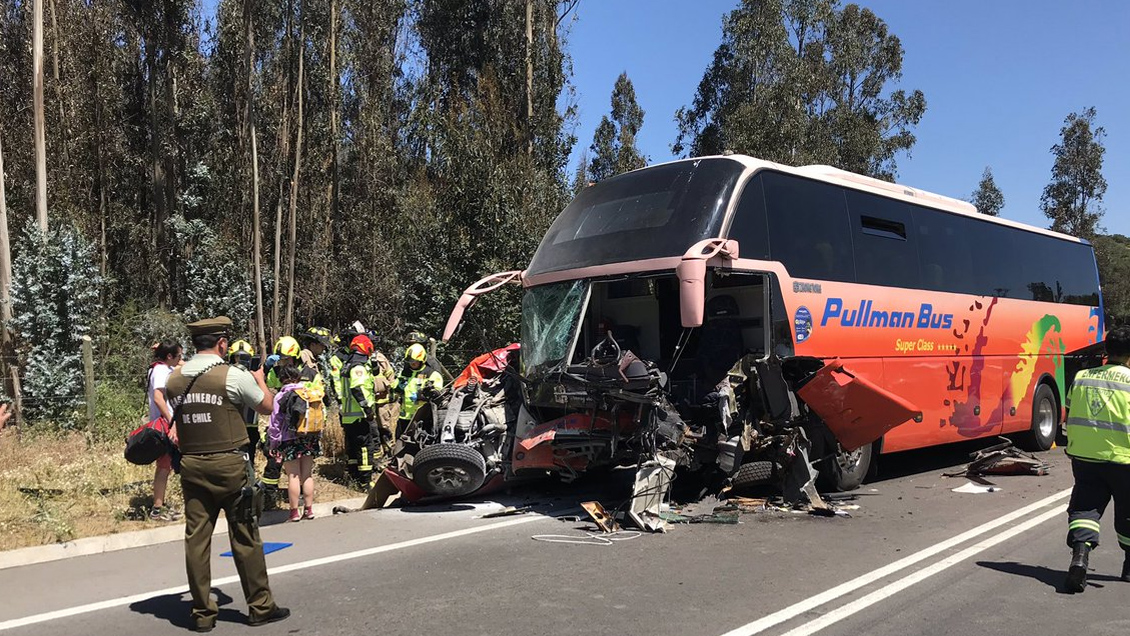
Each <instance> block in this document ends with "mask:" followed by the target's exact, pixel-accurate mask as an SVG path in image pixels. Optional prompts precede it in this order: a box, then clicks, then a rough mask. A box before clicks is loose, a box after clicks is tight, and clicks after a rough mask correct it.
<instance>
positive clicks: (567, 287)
mask: <svg viewBox="0 0 1130 636" xmlns="http://www.w3.org/2000/svg"><path fill="white" fill-rule="evenodd" d="M588 286H589V282H588V281H587V280H575V281H567V282H563V283H554V284H551V285H542V286H539V287H534V288H532V289H530V290H528V291H527V292H526V295H525V297H524V298H523V299H522V365H523V367H524V368H523V374H524V375H526V376H527V377H541V376H544V375H546V374H548V373H550V372H552V371H554V370H555V369H556V368H557V367H559V366H560V365H561V364H562V363H563V362H564V361H565V357H566V356H567V355H568V353H569V343H570V342H572V340H573V335H574V334H575V333H576V331H577V321H578V320H579V319H580V316H581V306H582V304H583V302H584V299H585V294H586V293H587V292H588Z"/></svg>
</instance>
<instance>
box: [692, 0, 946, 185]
mask: <svg viewBox="0 0 1130 636" xmlns="http://www.w3.org/2000/svg"><path fill="white" fill-rule="evenodd" d="M902 58H903V49H902V44H901V42H900V41H899V39H898V37H896V36H895V35H894V34H892V33H890V32H889V30H888V28H887V25H886V23H885V22H883V20H881V19H880V18H879V17H878V16H876V15H875V14H874V13H873V12H871V10H869V9H863V8H860V7H859V6H857V5H854V4H849V5H847V6H845V7H843V8H842V9H841V8H840V6H839V2H838V1H837V0H743V2H742V3H741V5H740V6H739V7H738V8H737V9H735V10H734V11H732V12H731V13H730V14H729V15H727V16H726V17H725V18H724V20H723V23H722V43H721V45H720V46H719V47H718V49H717V50H715V52H714V59H713V61H712V62H711V64H710V66H708V67H707V69H706V73H705V74H704V75H703V78H702V81H701V82H700V83H699V87H698V91H697V93H696V95H695V98H694V101H693V103H692V104H691V106H689V107H684V108H681V109H679V112H678V113H677V114H676V119H677V120H678V122H679V135H678V137H677V138H676V140H675V143H674V144H673V146H672V148H673V150H674V151H675V152H676V153H684V152H689V153H690V154H691V155H696V156H697V155H710V154H720V153H722V152H723V151H726V150H732V151H734V152H739V153H744V154H750V155H753V156H756V157H760V158H763V159H768V160H771V161H777V162H781V163H786V164H791V165H801V164H806V163H826V164H830V165H834V166H837V167H839V168H843V169H845V170H850V171H852V172H858V173H862V174H867V175H871V176H875V177H879V178H883V179H888V180H890V179H893V178H894V175H895V173H896V168H897V165H896V161H895V155H896V154H897V153H899V152H904V151H909V150H910V149H911V148H912V147H913V146H914V143H915V137H914V135H913V133H912V132H911V129H912V128H913V127H914V126H915V125H917V124H918V122H919V121H920V120H921V118H922V115H923V114H924V113H925V111H926V98H925V96H924V95H923V94H922V92H921V91H913V92H911V93H907V92H905V91H903V90H893V91H892V90H890V89H889V88H888V85H889V84H892V83H895V82H897V81H898V80H899V79H900V78H901V76H902Z"/></svg>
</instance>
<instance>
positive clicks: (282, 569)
mask: <svg viewBox="0 0 1130 636" xmlns="http://www.w3.org/2000/svg"><path fill="white" fill-rule="evenodd" d="M577 510H580V509H579V508H578V509H577ZM568 512H572V510H563V511H561V512H559V513H558V514H566V513H568ZM552 518H553V517H549V516H544V515H531V516H528V517H519V518H517V519H508V520H506V521H499V522H497V523H491V524H488V525H484V526H476V527H474V528H464V529H462V530H454V531H452V532H444V533H442V534H435V535H432V536H428V537H420V538H418V539H409V540H408V541H400V542H399V543H390V544H388V545H382V546H377V547H374V548H366V549H364V550H356V551H354V552H346V553H344V554H337V555H334V556H329V557H323V558H320V559H311V560H309V561H301V562H299V563H291V564H289V565H280V566H278V567H274V568H270V569H268V570H267V574H268V575H269V576H273V575H276V574H283V573H286V572H294V571H297V570H305V569H308V568H315V567H319V566H322V565H329V564H331V563H339V562H341V561H349V560H352V559H360V558H364V557H367V556H373V555H374V554H381V553H384V552H393V551H396V550H403V549H405V548H412V547H415V546H418V545H425V544H428V543H436V542H439V541H446V540H448V539H457V538H459V537H465V536H467V535H471V534H478V533H480V532H489V531H491V530H498V529H501V528H508V527H510V526H517V525H521V524H524V523H530V522H531V521H540V520H544V519H552ZM238 582H239V576H225V577H223V578H219V579H213V580H212V587H219V586H221V585H229V584H231V583H238ZM186 593H188V586H187V585H182V586H179V587H170V588H165V589H163V590H155V591H152V592H143V593H141V594H133V595H131V596H122V597H119V598H115V599H110V600H107V601H99V602H97V603H88V604H86V605H78V606H76V607H70V608H66V609H61V610H55V611H53V612H44V613H42V614H35V615H33V616H26V617H24V618H14V619H12V620H8V621H4V622H2V623H0V632H2V631H6V630H9V629H15V628H17V627H26V626H28V625H35V624H37V623H44V622H47V621H53V620H58V619H60V618H67V617H70V616H78V615H79V614H87V613H89V612H97V611H99V610H104V609H111V608H114V607H122V606H124V605H130V604H132V603H137V602H139V601H144V600H147V599H151V598H153V597H156V596H167V595H169V594H186Z"/></svg>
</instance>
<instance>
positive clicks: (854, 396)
mask: <svg viewBox="0 0 1130 636" xmlns="http://www.w3.org/2000/svg"><path fill="white" fill-rule="evenodd" d="M797 396H798V397H800V399H802V400H804V402H805V404H807V405H808V407H809V408H810V409H812V410H813V411H814V412H815V413H816V414H817V415H819V416H820V419H822V420H824V424H825V425H827V427H828V429H829V430H830V431H832V434H833V435H834V436H835V437H836V440H837V441H839V443H840V446H841V447H842V448H843V449H844V450H846V451H853V450H855V449H857V448H862V447H863V446H866V445H868V444H870V443H872V442H874V441H876V440H878V439H879V438H880V437H882V436H883V435H884V434H886V432H887V431H889V430H891V429H892V428H894V427H896V426H898V425H900V424H902V423H904V422H906V421H908V420H911V419H916V418H921V417H922V410H921V409H919V408H918V407H917V406H915V405H914V404H911V403H910V402H908V401H907V400H905V399H903V398H901V397H899V396H897V395H895V394H893V393H891V392H890V391H887V390H885V389H883V388H880V387H879V386H877V385H876V384H874V383H872V382H870V381H868V380H867V379H865V378H862V377H860V376H857V375H855V374H853V373H852V372H851V371H849V370H847V369H845V368H844V365H843V364H841V363H840V361H839V360H838V359H837V360H832V361H830V362H828V363H827V364H825V365H824V366H823V367H822V368H821V369H820V370H818V371H817V372H816V373H814V374H813V375H812V376H811V377H810V378H808V380H807V381H805V382H804V385H803V386H801V387H800V388H799V389H798V390H797Z"/></svg>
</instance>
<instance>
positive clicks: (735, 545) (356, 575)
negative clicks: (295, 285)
mask: <svg viewBox="0 0 1130 636" xmlns="http://www.w3.org/2000/svg"><path fill="white" fill-rule="evenodd" d="M992 443H993V441H991V440H985V441H982V442H975V443H970V444H965V445H958V446H951V447H946V448H944V449H933V450H930V451H917V452H912V453H903V454H900V455H895V456H891V457H884V458H883V460H884V461H883V464H882V468H881V477H880V480H878V481H876V482H874V483H870V484H865V485H864V486H863V488H861V489H860V490H859V491H857V494H858V495H859V497H858V499H857V500H856V501H854V502H851V503H854V504H857V505H859V506H860V509H859V510H855V511H852V512H851V514H852V515H853V516H852V517H851V518H820V517H814V516H809V515H799V514H792V513H781V512H767V513H754V514H745V515H742V517H741V523H740V524H739V525H718V524H696V525H677V526H672V527H671V529H670V531H669V532H668V533H666V534H654V535H652V534H649V535H642V536H638V537H636V538H633V539H628V540H624V541H617V542H615V543H614V544H613V545H601V546H598V545H584V544H559V543H547V542H542V541H537V540H534V539H532V538H531V537H532V536H534V535H545V534H553V535H565V536H569V537H576V538H584V537H585V536H586V535H585V529H586V528H587V527H588V526H587V524H585V523H583V522H577V521H562V520H557V519H554V518H553V517H552V516H553V515H560V514H562V513H563V512H570V513H571V514H576V512H575V511H570V509H571V508H573V506H574V505H575V504H576V503H577V502H579V501H582V500H585V499H588V498H593V497H594V496H599V497H600V498H601V499H602V500H603V501H604V502H605V503H606V504H615V502H616V501H617V499H622V498H623V497H624V496H625V494H621V492H620V491H619V490H617V489H616V488H612V487H608V488H605V489H603V490H601V489H600V487H599V484H592V483H589V484H581V485H578V486H576V487H575V489H574V492H575V491H581V492H578V493H576V494H575V495H574V496H570V492H571V491H570V489H569V488H555V489H550V490H549V491H548V492H547V491H545V490H543V489H540V488H539V487H536V486H535V487H528V488H525V489H523V490H521V491H519V492H516V493H511V495H509V496H504V497H501V498H500V499H501V500H503V501H504V503H509V504H515V503H517V504H522V503H534V504H535V507H536V508H537V510H539V511H540V512H541V513H542V514H538V515H525V516H520V517H508V518H502V519H481V518H479V517H480V516H481V515H482V514H483V513H484V512H488V511H491V510H496V509H498V507H499V506H498V504H492V503H473V504H471V503H460V504H454V505H450V506H433V507H425V508H416V509H404V510H386V511H373V512H359V513H351V514H348V515H339V516H334V517H329V518H324V519H318V520H315V521H312V522H302V523H297V524H282V525H277V526H270V527H266V528H264V529H263V536H264V539H265V540H266V541H276V542H291V543H293V544H294V545H293V546H292V547H289V548H287V549H284V550H281V551H279V552H275V553H273V554H270V555H268V557H267V560H268V564H269V565H270V567H272V568H278V567H281V566H287V565H294V564H305V565H300V567H301V569H294V570H291V571H282V572H277V571H276V572H274V573H273V574H272V575H271V586H272V588H273V590H274V592H275V595H276V598H277V600H278V602H279V603H280V604H282V605H285V606H288V607H290V608H291V609H292V611H293V612H294V615H293V616H292V617H291V618H290V619H289V620H287V621H284V622H280V623H277V624H274V625H269V626H266V627H261V628H250V627H247V626H246V625H244V624H243V622H244V620H245V614H244V612H245V609H246V607H245V605H244V602H243V598H242V593H241V592H240V587H239V584H238V583H226V584H222V585H219V586H218V597H219V599H220V602H221V611H220V617H219V618H220V622H219V624H218V625H217V627H216V630H215V631H214V632H213V633H215V634H229V633H230V634H240V633H254V634H361V633H378V634H390V635H391V634H428V635H442V634H452V635H456V634H458V635H476V634H491V635H492V636H495V635H510V634H514V635H519V634H576V633H582V632H585V633H588V632H598V633H620V634H645V633H646V634H657V635H658V634H672V635H674V634H704V635H722V634H725V633H727V632H729V631H730V630H733V629H736V628H739V627H741V626H743V625H746V624H748V623H751V622H752V621H755V620H757V619H759V618H762V617H764V616H767V615H770V614H772V613H774V612H777V611H779V610H782V609H784V608H787V607H789V606H792V605H793V604H794V603H798V602H801V601H804V600H806V599H809V598H811V597H813V596H815V595H817V594H820V593H822V592H825V591H826V590H829V589H831V588H834V587H836V586H837V585H840V584H842V583H844V582H847V581H850V580H853V579H855V578H856V577H859V576H861V575H864V574H867V573H868V572H871V571H873V570H875V569H876V568H879V567H882V566H885V565H888V564H890V563H892V562H895V561H898V560H899V559H902V558H904V557H906V556H909V555H911V554H914V553H916V552H918V551H920V550H923V549H927V548H930V547H931V546H935V545H937V544H938V543H940V542H942V541H945V540H947V539H950V538H951V537H954V536H956V535H959V534H961V533H962V532H964V531H966V530H968V529H970V528H974V527H976V526H979V525H981V524H984V523H986V522H989V521H992V520H994V519H997V518H999V517H1001V516H1003V515H1005V514H1007V513H1010V512H1012V511H1015V510H1018V509H1020V508H1023V507H1025V506H1028V505H1029V504H1032V503H1034V502H1038V501H1040V500H1043V499H1045V498H1047V497H1049V496H1052V495H1055V494H1057V493H1061V492H1062V491H1064V490H1066V489H1068V488H1070V485H1071V476H1070V466H1069V463H1068V461H1067V458H1066V457H1064V456H1063V454H1062V451H1061V450H1052V451H1049V452H1048V453H1044V454H1043V457H1044V458H1045V459H1046V460H1047V461H1049V462H1050V463H1052V465H1053V468H1052V473H1051V474H1050V475H1048V476H1044V477H1033V476H1016V477H994V478H993V481H995V482H996V483H997V484H998V485H999V486H1000V487H1001V489H1002V490H1001V491H1000V492H995V493H987V494H959V493H954V492H952V491H951V489H952V488H955V487H958V486H960V485H962V484H964V483H965V480H964V479H950V478H943V477H941V473H942V472H944V471H945V470H947V469H950V468H952V467H953V466H959V465H961V464H963V463H964V461H965V460H966V458H967V455H966V454H967V453H968V452H970V451H971V450H973V449H975V448H978V447H984V446H988V445H990V444H992ZM594 489H596V490H595V491H594ZM1066 501H1067V499H1066V497H1065V496H1064V497H1062V498H1061V499H1058V500H1057V501H1056V502H1055V503H1054V504H1049V505H1047V506H1046V507H1043V508H1041V509H1040V510H1038V511H1033V512H1032V513H1031V514H1028V515H1027V516H1025V517H1023V518H1021V519H1018V520H1017V521H1015V522H1013V523H1010V524H1007V525H1004V526H1001V527H1000V528H997V529H996V530H993V531H990V532H988V533H986V534H984V535H982V536H981V537H978V538H976V539H972V540H970V541H968V542H965V543H962V544H960V545H958V546H955V547H954V548H952V549H950V550H946V551H943V552H941V553H939V554H937V555H935V556H932V557H930V558H927V559H925V560H923V561H922V562H921V563H918V564H916V565H914V566H911V567H909V568H907V569H905V570H903V571H900V572H897V573H893V574H891V575H889V576H886V577H884V578H882V579H880V580H878V581H877V582H875V583H873V584H870V585H868V586H866V587H864V588H862V589H860V590H857V591H854V592H852V593H849V594H847V595H844V596H843V597H841V598H838V599H836V600H832V601H831V602H829V603H827V604H824V605H821V606H819V607H816V608H814V609H812V610H811V611H808V612H804V613H800V614H799V615H797V616H795V617H793V618H790V619H789V620H786V621H784V622H782V623H780V624H779V625H775V626H773V627H772V628H770V629H768V630H766V631H764V632H762V633H766V634H784V633H787V632H789V631H790V630H793V629H803V628H804V627H805V626H806V625H808V624H809V622H810V621H812V620H813V619H815V618H817V617H820V616H822V615H824V614H826V613H827V612H829V611H833V610H835V609H836V608H838V607H841V606H843V605H845V604H846V603H849V602H851V601H853V600H856V599H859V598H861V597H863V596H864V595H865V594H867V593H868V592H871V591H874V590H876V589H878V588H880V587H882V586H884V585H886V584H889V583H891V582H894V581H897V580H899V579H901V578H902V577H905V576H907V575H909V574H911V573H913V572H915V571H918V570H920V569H922V568H925V567H929V566H931V565H932V564H934V563H936V562H938V561H940V560H942V559H943V558H945V557H947V556H951V555H953V554H955V553H957V552H960V551H961V550H962V549H964V548H968V547H970V546H972V545H974V544H976V543H977V542H978V541H979V540H981V539H985V538H990V537H992V536H995V535H997V534H998V533H999V532H1003V531H1005V530H1007V529H1008V528H1010V527H1012V526H1014V525H1016V524H1018V523H1021V522H1023V521H1025V520H1027V519H1030V518H1032V517H1035V516H1038V515H1039V514H1041V513H1043V512H1047V511H1049V510H1052V509H1054V508H1055V507H1056V506H1058V505H1062V504H1065V503H1066ZM1109 514H1110V513H1109V512H1108V516H1109ZM543 515H544V516H543ZM1065 526H1066V522H1065V515H1059V514H1057V515H1055V516H1054V517H1053V518H1052V519H1050V520H1048V521H1046V522H1044V523H1042V524H1040V525H1038V526H1036V527H1034V528H1032V529H1030V530H1028V531H1026V532H1024V533H1022V534H1019V535H1018V536H1015V537H1013V538H1010V539H1008V540H1006V541H1003V542H1002V543H1000V544H998V545H996V546H993V547H990V548H988V549H986V550H984V551H982V552H980V553H978V554H977V555H975V556H973V557H971V558H969V559H967V560H964V561H962V562H959V563H957V564H956V565H954V566H953V567H951V568H949V569H947V570H945V571H943V572H941V573H939V574H937V575H935V576H932V577H929V578H926V579H925V580H923V581H921V582H919V583H917V584H915V585H913V586H910V587H909V588H907V589H905V590H903V591H900V592H898V593H896V594H894V595H892V596H890V597H889V598H886V599H884V600H882V601H880V602H878V603H876V604H874V605H871V606H869V607H867V608H865V609H863V610H862V611H860V612H859V613H857V614H854V615H852V616H850V617H847V618H845V619H844V620H842V621H839V622H836V623H834V624H832V625H829V626H828V627H827V628H825V629H824V630H823V631H821V632H819V633H821V634H845V635H847V634H852V635H857V634H877V635H884V634H891V635H895V634H900V635H901V634H931V635H941V634H968V633H974V632H976V633H978V634H1070V633H1094V634H1105V633H1115V632H1118V633H1124V632H1125V629H1126V628H1127V627H1128V626H1130V617H1128V616H1127V611H1125V610H1124V609H1123V607H1124V606H1125V605H1126V601H1127V600H1128V598H1130V583H1122V582H1121V581H1118V580H1116V579H1115V576H1117V574H1118V573H1119V569H1120V566H1121V553H1120V551H1119V550H1118V549H1117V547H1115V542H1114V541H1113V537H1114V533H1113V527H1112V524H1111V522H1110V521H1109V519H1106V520H1104V524H1103V529H1104V533H1105V536H1106V538H1107V539H1108V541H1107V542H1106V544H1105V545H1104V546H1103V547H1102V548H1101V549H1100V550H1098V551H1097V552H1096V553H1095V554H1094V556H1093V559H1092V565H1093V567H1095V568H1096V571H1095V572H1094V573H1093V574H1092V583H1093V584H1092V586H1091V587H1089V588H1088V590H1087V592H1086V593H1085V594H1083V595H1067V594H1062V593H1060V579H1061V578H1062V571H1063V570H1062V568H1063V567H1064V566H1065V565H1066V562H1067V559H1068V556H1069V554H1068V552H1067V549H1066V547H1065V546H1064V543H1063V538H1064V532H1065ZM475 529H478V530H480V531H478V532H475V533H473V534H461V535H454V536H443V535H445V533H458V532H462V531H470V530H475ZM625 536H630V535H625ZM429 537H432V538H433V539H431V540H430V541H429V542H426V543H418V544H405V543H404V542H407V541H412V540H420V539H425V538H429ZM217 539H218V540H217V541H215V542H214V545H213V552H214V557H213V578H214V579H220V578H222V577H229V576H232V575H234V574H235V570H234V567H233V565H232V563H231V559H228V558H220V557H219V556H218V555H219V553H220V552H222V551H225V550H227V549H228V545H227V541H226V537H222V536H221V537H217ZM382 546H383V551H376V550H375V549H377V548H382ZM357 551H368V553H364V554H362V555H356V554H353V553H355V552H357ZM373 552H376V553H373ZM338 555H346V556H347V558H344V559H343V560H338V561H335V562H329V563H325V562H322V563H318V562H315V563H313V564H311V563H309V562H310V561H312V560H316V559H324V558H332V557H335V556H338ZM183 585H184V570H183V549H182V547H181V545H180V544H179V543H172V544H163V545H158V546H151V547H147V548H139V549H135V550H125V551H120V552H114V553H107V554H101V555H95V556H89V557H79V558H74V559H69V560H64V561H56V562H52V563H45V564H40V565H35V566H27V567H23V568H12V569H8V570H0V598H2V599H3V603H0V630H3V631H5V632H6V633H11V634H95V635H100V634H107V635H114V636H130V635H134V634H137V635H142V634H144V635H147V636H148V635H152V634H176V633H184V631H185V629H186V627H187V625H188V624H189V623H188V612H189V602H188V597H187V594H180V593H179V590H178V591H172V592H169V591H168V590H171V589H172V588H180V587H181V586H183ZM162 590H166V592H165V593H157V592H159V591H162ZM130 596H134V597H135V598H133V599H130V600H129V602H121V601H117V602H113V601H114V599H121V598H123V597H130ZM104 601H111V602H110V603H107V605H110V606H109V607H105V608H102V609H97V610H94V611H86V612H84V613H81V614H78V615H74V616H65V617H59V618H53V619H51V620H46V621H43V622H37V623H35V624H31V625H26V626H22V627H14V628H11V629H8V630H4V627H5V626H6V625H10V623H6V621H11V620H13V619H21V618H26V617H36V616H42V615H43V614H44V613H47V612H53V611H57V610H65V609H67V608H74V607H78V606H84V605H87V604H91V603H98V602H104Z"/></svg>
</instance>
